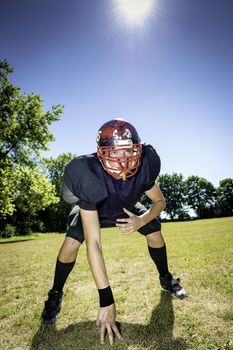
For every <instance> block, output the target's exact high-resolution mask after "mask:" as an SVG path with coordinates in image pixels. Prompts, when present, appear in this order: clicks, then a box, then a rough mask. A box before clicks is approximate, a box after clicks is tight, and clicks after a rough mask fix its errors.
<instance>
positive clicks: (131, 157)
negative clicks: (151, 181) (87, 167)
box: [96, 118, 142, 180]
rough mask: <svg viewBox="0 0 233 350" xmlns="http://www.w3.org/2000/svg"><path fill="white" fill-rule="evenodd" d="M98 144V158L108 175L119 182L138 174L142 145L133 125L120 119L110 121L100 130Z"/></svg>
mask: <svg viewBox="0 0 233 350" xmlns="http://www.w3.org/2000/svg"><path fill="white" fill-rule="evenodd" d="M96 142H97V155H98V158H99V160H100V161H101V163H102V165H103V168H104V169H105V170H106V171H107V173H109V174H110V175H112V176H113V177H114V178H115V179H117V180H119V179H123V180H126V178H129V177H131V176H133V175H135V174H136V172H137V170H138V167H139V165H140V158H141V154H142V145H141V140H140V137H139V136H138V133H137V130H136V129H135V127H134V126H133V125H132V124H130V123H129V122H127V121H126V120H124V119H120V118H119V119H113V120H110V121H109V122H107V123H105V124H103V125H102V126H101V127H100V128H99V130H98V134H97V140H96Z"/></svg>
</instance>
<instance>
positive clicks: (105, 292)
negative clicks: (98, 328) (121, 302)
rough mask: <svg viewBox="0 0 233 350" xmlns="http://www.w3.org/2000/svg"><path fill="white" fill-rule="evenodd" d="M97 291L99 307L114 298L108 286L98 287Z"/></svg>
mask: <svg viewBox="0 0 233 350" xmlns="http://www.w3.org/2000/svg"><path fill="white" fill-rule="evenodd" d="M98 292H99V297H100V307H105V306H109V305H112V304H113V303H114V298H113V295H112V290H111V287H110V286H108V287H107V288H103V289H98Z"/></svg>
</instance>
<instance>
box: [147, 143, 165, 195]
mask: <svg viewBox="0 0 233 350" xmlns="http://www.w3.org/2000/svg"><path fill="white" fill-rule="evenodd" d="M160 168H161V161H160V157H159V155H158V154H157V152H156V150H155V149H154V148H153V147H152V146H151V145H146V146H145V155H144V167H143V175H144V176H143V177H144V181H143V182H144V191H149V190H150V189H151V188H152V187H153V186H154V184H155V181H156V179H157V177H158V175H159V173H160Z"/></svg>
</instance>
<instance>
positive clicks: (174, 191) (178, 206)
mask: <svg viewBox="0 0 233 350" xmlns="http://www.w3.org/2000/svg"><path fill="white" fill-rule="evenodd" d="M157 182H158V185H159V187H160V189H161V191H162V193H163V195H164V197H165V199H166V202H167V205H166V208H165V212H166V213H167V214H168V215H169V216H170V218H171V220H174V219H176V218H180V217H182V218H183V217H184V216H185V208H184V205H185V185H184V181H183V176H182V175H181V174H176V173H173V174H172V175H169V174H164V175H160V176H159V177H158V180H157Z"/></svg>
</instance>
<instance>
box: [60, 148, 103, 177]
mask: <svg viewBox="0 0 233 350" xmlns="http://www.w3.org/2000/svg"><path fill="white" fill-rule="evenodd" d="M98 165H99V160H98V158H97V154H96V153H91V154H85V155H81V156H78V157H76V158H74V159H72V160H71V161H70V162H69V163H68V164H67V165H66V167H65V169H66V171H78V174H80V175H81V174H82V173H84V174H85V173H86V171H87V170H88V169H91V168H96V166H97V167H98Z"/></svg>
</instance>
